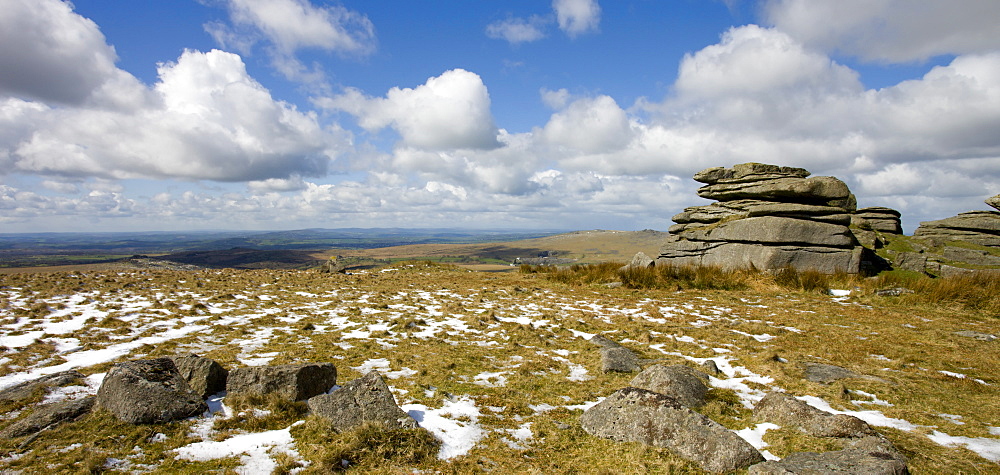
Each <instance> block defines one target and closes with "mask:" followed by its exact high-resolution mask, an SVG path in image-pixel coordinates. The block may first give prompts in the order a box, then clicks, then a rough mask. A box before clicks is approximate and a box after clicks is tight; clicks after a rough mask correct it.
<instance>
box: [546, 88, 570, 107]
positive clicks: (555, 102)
mask: <svg viewBox="0 0 1000 475" xmlns="http://www.w3.org/2000/svg"><path fill="white" fill-rule="evenodd" d="M539 95H540V96H541V98H542V103H543V104H545V105H546V106H548V107H549V108H550V109H556V110H559V109H562V108H564V107H566V104H569V99H570V95H569V91H567V90H566V89H559V90H557V91H551V90H549V89H545V88H542V90H541V91H539Z"/></svg>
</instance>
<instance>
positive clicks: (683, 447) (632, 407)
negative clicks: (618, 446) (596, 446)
mask: <svg viewBox="0 0 1000 475" xmlns="http://www.w3.org/2000/svg"><path fill="white" fill-rule="evenodd" d="M580 424H581V426H582V427H583V430H585V431H587V433H588V434H591V435H594V436H597V437H602V438H605V439H612V440H616V441H619V442H641V443H643V444H646V445H651V446H654V447H662V448H665V449H668V450H670V451H671V452H673V453H675V454H677V455H678V456H679V457H682V458H684V459H685V460H689V461H692V462H694V463H697V464H698V465H700V466H701V468H702V469H704V470H707V471H709V472H731V471H734V470H739V469H742V468H746V467H748V466H750V465H753V464H755V463H757V462H762V461H764V457H762V456H761V454H760V452H758V451H757V449H755V448H753V446H751V445H750V444H749V443H748V442H747V441H745V440H743V439H742V438H740V437H739V436H738V435H736V434H735V433H733V432H732V431H730V430H728V429H726V428H725V427H723V426H722V425H720V424H718V423H716V422H714V421H712V420H711V419H709V418H707V417H705V416H703V415H701V414H698V413H697V412H694V411H692V410H691V409H689V408H687V407H685V406H684V405H682V404H681V403H680V402H678V401H677V400H676V399H674V398H672V397H670V396H666V395H663V394H660V393H656V392H653V391H647V390H645V389H639V388H633V387H626V388H623V389H620V390H618V391H615V392H614V393H613V394H611V395H610V396H608V397H607V398H606V399H604V400H603V401H601V402H600V403H598V404H597V405H595V406H594V407H592V408H590V409H588V410H587V411H586V412H584V413H583V416H581V417H580Z"/></svg>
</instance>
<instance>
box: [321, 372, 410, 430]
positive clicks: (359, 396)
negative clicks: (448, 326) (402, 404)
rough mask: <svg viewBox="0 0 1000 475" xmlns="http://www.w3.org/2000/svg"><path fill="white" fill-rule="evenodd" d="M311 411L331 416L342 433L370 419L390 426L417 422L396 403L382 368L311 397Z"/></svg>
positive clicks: (394, 427) (396, 426)
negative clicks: (381, 373) (333, 389)
mask: <svg viewBox="0 0 1000 475" xmlns="http://www.w3.org/2000/svg"><path fill="white" fill-rule="evenodd" d="M308 405H309V410H310V411H312V413H313V414H316V415H317V416H320V417H324V418H326V419H329V420H330V421H331V422H332V423H333V427H334V429H335V430H336V431H338V432H343V431H347V430H351V429H353V428H355V427H358V426H360V425H362V424H364V423H366V422H370V423H377V424H383V425H384V426H385V427H386V428H389V429H413V428H416V427H417V422H416V421H415V420H413V418H412V417H410V416H409V415H408V414H407V413H405V412H403V410H402V409H400V408H399V406H397V405H396V400H395V399H394V398H393V397H392V392H390V391H389V386H387V385H386V384H385V380H383V379H382V375H380V374H379V373H378V371H369V372H368V374H366V375H364V376H362V377H360V378H358V379H355V380H354V381H351V382H349V383H347V384H345V385H344V386H342V387H341V388H340V389H337V390H336V391H333V392H332V393H330V394H321V395H319V396H315V397H312V398H310V399H309V401H308Z"/></svg>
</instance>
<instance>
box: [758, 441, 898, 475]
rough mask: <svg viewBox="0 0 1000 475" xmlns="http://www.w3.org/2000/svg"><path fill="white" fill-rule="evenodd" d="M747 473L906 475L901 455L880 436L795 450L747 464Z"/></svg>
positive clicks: (761, 474) (762, 474) (759, 474)
mask: <svg viewBox="0 0 1000 475" xmlns="http://www.w3.org/2000/svg"><path fill="white" fill-rule="evenodd" d="M749 473H750V475H791V474H817V475H819V474H844V475H847V474H862V473H863V474H865V475H906V474H908V473H909V470H908V468H907V466H906V458H904V457H903V456H902V455H901V454H900V453H899V452H898V451H897V450H896V448H895V447H893V445H892V443H891V442H889V441H888V440H886V439H884V438H882V437H865V438H862V439H858V440H856V441H852V442H849V443H848V444H847V447H845V448H844V449H843V450H837V451H833V452H825V453H821V454H818V453H815V452H797V453H793V454H791V455H789V456H787V457H785V458H783V459H781V460H780V461H773V460H772V461H768V462H764V463H759V464H757V465H754V466H752V467H750V470H749Z"/></svg>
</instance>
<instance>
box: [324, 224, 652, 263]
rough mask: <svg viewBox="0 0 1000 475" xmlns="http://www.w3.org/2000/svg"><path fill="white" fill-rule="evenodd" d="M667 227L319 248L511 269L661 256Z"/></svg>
mask: <svg viewBox="0 0 1000 475" xmlns="http://www.w3.org/2000/svg"><path fill="white" fill-rule="evenodd" d="M666 237H667V233H665V232H660V231H653V230H643V231H608V230H592V231H574V232H570V233H563V234H557V235H554V236H545V237H539V238H534V239H524V240H519V241H509V242H494V243H474V244H449V243H443V244H413V245H405V246H392V247H382V248H375V249H333V250H330V251H327V252H320V253H316V254H315V255H316V257H318V258H321V259H331V258H336V257H337V256H341V257H346V258H353V257H363V258H371V259H380V260H387V261H389V262H393V261H400V260H430V261H434V262H444V263H451V264H455V265H458V266H461V267H466V268H470V269H474V270H481V271H503V270H510V269H511V268H512V264H515V263H516V262H522V263H526V264H528V263H531V264H540V263H546V262H547V263H553V264H559V265H570V264H595V263H600V262H608V261H622V262H625V261H628V260H630V259H632V256H634V255H635V254H636V253H637V252H644V253H646V254H647V255H649V256H651V257H655V256H656V254H657V251H658V250H659V248H660V246H661V245H662V244H663V241H664V240H665V239H666Z"/></svg>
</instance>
